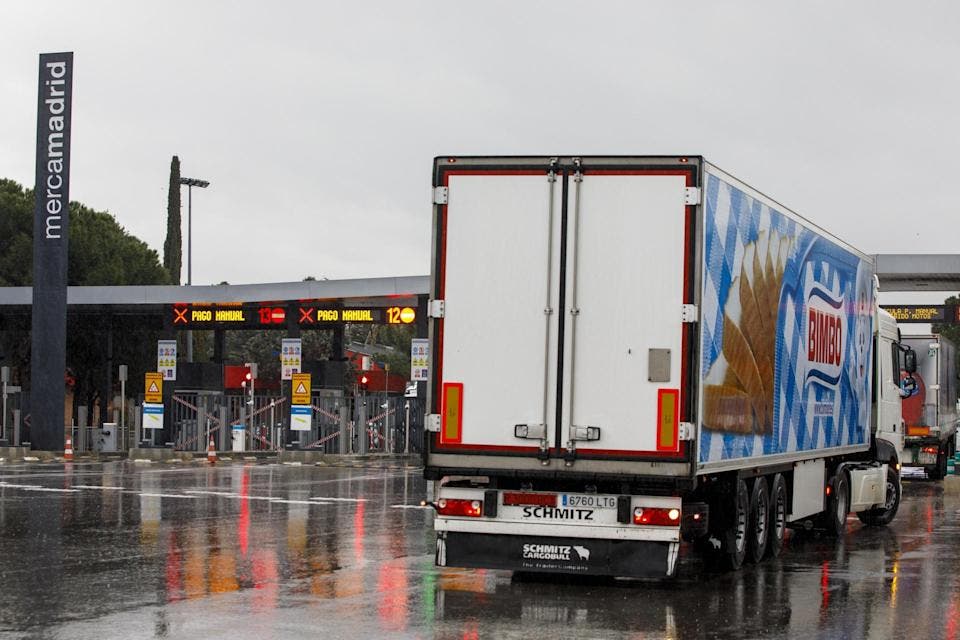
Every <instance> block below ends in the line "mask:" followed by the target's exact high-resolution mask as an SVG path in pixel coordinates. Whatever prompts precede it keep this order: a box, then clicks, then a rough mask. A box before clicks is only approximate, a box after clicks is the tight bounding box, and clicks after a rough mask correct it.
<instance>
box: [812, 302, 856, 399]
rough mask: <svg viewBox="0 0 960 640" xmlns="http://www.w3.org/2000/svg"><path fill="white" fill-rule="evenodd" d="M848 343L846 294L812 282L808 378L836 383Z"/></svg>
mask: <svg viewBox="0 0 960 640" xmlns="http://www.w3.org/2000/svg"><path fill="white" fill-rule="evenodd" d="M846 343H847V335H846V331H845V329H844V317H843V298H842V297H841V298H839V299H838V298H837V297H836V296H834V295H833V294H832V293H830V292H829V291H827V290H825V289H823V288H821V287H819V286H817V285H813V287H812V288H811V289H810V291H809V292H808V293H807V379H808V380H809V379H810V378H815V379H816V380H817V381H818V382H820V383H821V384H828V385H835V384H837V382H839V380H840V372H841V370H842V363H843V354H844V351H845V346H846Z"/></svg>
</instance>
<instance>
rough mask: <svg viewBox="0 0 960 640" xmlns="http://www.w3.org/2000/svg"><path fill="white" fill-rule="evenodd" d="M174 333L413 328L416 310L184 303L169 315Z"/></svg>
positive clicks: (176, 305)
mask: <svg viewBox="0 0 960 640" xmlns="http://www.w3.org/2000/svg"><path fill="white" fill-rule="evenodd" d="M166 313H167V318H168V320H169V322H170V326H171V327H172V328H174V329H285V328H287V327H292V326H299V327H300V328H302V329H329V328H332V327H333V326H335V325H341V324H349V323H359V324H411V323H413V322H414V321H415V320H416V319H417V310H416V308H414V307H409V306H392V307H359V306H358V307H355V306H350V305H324V304H314V303H303V302H299V303H293V304H271V303H242V304H241V303H236V304H230V303H216V304H213V303H184V304H173V305H170V306H169V308H168V309H167V311H166Z"/></svg>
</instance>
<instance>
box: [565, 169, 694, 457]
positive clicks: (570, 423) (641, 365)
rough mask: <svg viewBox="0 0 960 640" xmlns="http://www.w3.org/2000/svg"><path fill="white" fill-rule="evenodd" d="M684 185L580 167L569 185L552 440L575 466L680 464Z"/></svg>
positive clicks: (682, 178)
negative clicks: (591, 461)
mask: <svg viewBox="0 0 960 640" xmlns="http://www.w3.org/2000/svg"><path fill="white" fill-rule="evenodd" d="M689 178H690V174H689V173H687V172H683V171H657V170H649V169H642V168H637V169H635V170H630V169H621V170H615V171H611V170H603V169H593V170H591V169H590V167H589V166H586V167H585V168H584V170H583V172H582V173H581V174H579V175H578V174H574V176H573V183H572V185H571V187H570V195H569V200H570V202H569V209H570V213H569V221H568V233H567V252H566V255H567V260H566V282H567V296H566V297H567V305H566V306H567V313H568V316H569V320H568V323H569V326H568V328H567V330H566V331H565V332H564V338H565V340H564V346H563V348H564V356H565V360H566V366H565V367H564V369H565V372H566V375H565V380H564V382H565V384H564V387H565V393H564V400H565V403H566V406H565V409H564V416H565V418H566V420H565V422H564V424H563V433H562V434H561V435H562V438H563V445H564V447H565V448H567V449H576V451H577V455H578V457H581V456H589V455H598V456H615V457H623V456H627V457H636V456H642V457H676V456H677V455H678V454H679V453H680V440H679V423H680V421H681V420H680V414H681V405H682V403H684V402H685V401H686V400H687V397H686V395H687V394H686V380H687V378H686V376H687V368H688V367H687V366H686V364H687V362H686V359H685V351H686V344H685V342H684V334H685V331H684V323H683V321H682V317H681V311H682V308H683V304H684V302H685V300H688V299H689V295H690V291H689V287H688V279H689V273H688V269H687V263H688V260H687V257H688V252H689V247H688V246H687V240H688V234H689V231H690V229H689V227H688V215H687V214H688V212H687V198H688V191H687V187H688V179H689ZM691 319H692V318H691ZM591 427H597V429H596V430H592V429H591Z"/></svg>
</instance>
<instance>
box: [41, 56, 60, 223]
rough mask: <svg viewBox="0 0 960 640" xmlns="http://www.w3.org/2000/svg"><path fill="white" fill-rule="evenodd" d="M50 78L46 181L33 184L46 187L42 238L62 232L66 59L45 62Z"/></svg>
mask: <svg viewBox="0 0 960 640" xmlns="http://www.w3.org/2000/svg"><path fill="white" fill-rule="evenodd" d="M46 66H47V71H48V73H49V74H50V79H48V80H47V81H46V82H44V83H43V84H44V94H45V95H44V103H45V104H46V105H47V112H48V113H49V118H47V130H46V134H47V135H46V138H47V183H46V185H37V188H38V189H44V188H45V190H46V194H45V195H44V196H43V203H44V207H43V211H44V213H45V216H46V236H45V237H46V238H47V239H54V240H57V239H60V238H61V237H62V234H63V208H64V206H66V203H64V201H63V169H64V158H63V130H64V127H65V126H66V123H65V121H64V109H65V105H66V98H65V89H66V79H65V78H66V74H67V64H66V62H62V61H60V62H48V63H47V65H46Z"/></svg>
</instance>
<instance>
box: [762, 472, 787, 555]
mask: <svg viewBox="0 0 960 640" xmlns="http://www.w3.org/2000/svg"><path fill="white" fill-rule="evenodd" d="M786 535H787V481H786V480H785V479H784V478H783V474H782V473H778V474H777V475H775V476H773V484H772V485H771V486H770V534H769V535H768V536H767V556H769V557H771V558H778V557H780V552H781V551H783V540H784V538H786Z"/></svg>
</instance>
